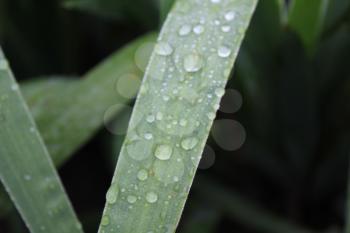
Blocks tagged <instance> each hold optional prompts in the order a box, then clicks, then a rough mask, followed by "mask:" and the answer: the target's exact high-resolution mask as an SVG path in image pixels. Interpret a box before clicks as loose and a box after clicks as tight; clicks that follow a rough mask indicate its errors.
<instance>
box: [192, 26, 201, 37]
mask: <svg viewBox="0 0 350 233" xmlns="http://www.w3.org/2000/svg"><path fill="white" fill-rule="evenodd" d="M193 32H194V33H195V34H197V35H200V34H202V33H203V32H204V27H203V26H202V25H197V26H195V27H194V28H193Z"/></svg>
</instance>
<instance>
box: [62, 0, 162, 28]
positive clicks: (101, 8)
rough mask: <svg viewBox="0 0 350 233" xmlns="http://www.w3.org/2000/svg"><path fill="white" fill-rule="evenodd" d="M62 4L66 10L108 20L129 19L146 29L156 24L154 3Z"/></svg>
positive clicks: (74, 0)
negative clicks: (77, 11)
mask: <svg viewBox="0 0 350 233" xmlns="http://www.w3.org/2000/svg"><path fill="white" fill-rule="evenodd" d="M63 4H64V6H65V7H66V8H67V9H77V10H81V11H84V12H88V13H92V14H94V15H97V16H101V17H104V18H108V19H114V20H125V19H131V20H134V21H136V22H138V23H139V24H141V25H142V26H144V27H146V28H154V26H156V25H157V22H158V18H157V16H158V14H157V6H156V4H155V1H145V0H134V1H128V0H118V1H116V0H65V1H63ZM135 6H137V7H135Z"/></svg>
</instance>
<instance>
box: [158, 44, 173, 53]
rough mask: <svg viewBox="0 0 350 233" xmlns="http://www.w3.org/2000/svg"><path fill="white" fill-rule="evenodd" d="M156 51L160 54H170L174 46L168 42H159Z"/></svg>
mask: <svg viewBox="0 0 350 233" xmlns="http://www.w3.org/2000/svg"><path fill="white" fill-rule="evenodd" d="M155 51H156V53H157V54H158V55H161V56H169V55H171V54H172V53H173V48H172V47H171V46H170V45H169V44H168V43H166V42H159V43H158V44H157V45H156V47H155Z"/></svg>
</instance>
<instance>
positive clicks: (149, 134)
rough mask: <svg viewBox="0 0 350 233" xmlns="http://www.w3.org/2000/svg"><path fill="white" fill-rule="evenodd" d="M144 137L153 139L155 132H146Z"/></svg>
mask: <svg viewBox="0 0 350 233" xmlns="http://www.w3.org/2000/svg"><path fill="white" fill-rule="evenodd" d="M144 137H145V139H147V140H151V139H152V138H153V134H151V133H145V135H144Z"/></svg>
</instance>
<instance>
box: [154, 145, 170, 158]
mask: <svg viewBox="0 0 350 233" xmlns="http://www.w3.org/2000/svg"><path fill="white" fill-rule="evenodd" d="M172 153H173V148H171V147H170V146H169V145H159V146H158V147H157V148H156V151H155V152H154V156H156V157H157V158H158V159H160V160H168V159H170V157H171V155H172Z"/></svg>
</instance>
